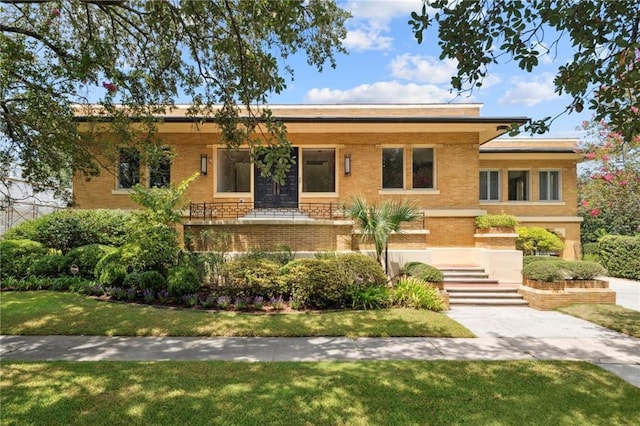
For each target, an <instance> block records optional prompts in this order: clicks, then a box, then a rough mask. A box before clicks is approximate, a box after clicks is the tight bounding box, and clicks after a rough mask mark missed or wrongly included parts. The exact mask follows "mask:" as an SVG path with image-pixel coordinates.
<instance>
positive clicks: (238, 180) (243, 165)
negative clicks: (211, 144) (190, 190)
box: [216, 148, 251, 192]
mask: <svg viewBox="0 0 640 426" xmlns="http://www.w3.org/2000/svg"><path fill="white" fill-rule="evenodd" d="M216 165H217V174H216V178H217V187H216V188H217V192H251V159H250V155H249V150H248V149H240V150H237V151H233V150H232V151H229V150H227V149H224V148H221V149H218V151H217V164H216Z"/></svg>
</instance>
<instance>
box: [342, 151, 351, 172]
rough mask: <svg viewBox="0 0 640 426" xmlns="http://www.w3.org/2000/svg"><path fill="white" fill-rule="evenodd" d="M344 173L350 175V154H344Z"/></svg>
mask: <svg viewBox="0 0 640 426" xmlns="http://www.w3.org/2000/svg"><path fill="white" fill-rule="evenodd" d="M344 175H345V176H351V154H349V153H346V154H345V155H344Z"/></svg>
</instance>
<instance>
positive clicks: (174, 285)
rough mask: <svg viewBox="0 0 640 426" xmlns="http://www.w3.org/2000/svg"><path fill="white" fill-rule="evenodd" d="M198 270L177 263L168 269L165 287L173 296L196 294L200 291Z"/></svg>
mask: <svg viewBox="0 0 640 426" xmlns="http://www.w3.org/2000/svg"><path fill="white" fill-rule="evenodd" d="M200 285H201V282H200V277H199V276H198V270H197V269H196V268H194V267H192V266H185V265H178V266H174V267H173V268H171V269H169V276H168V278H167V287H168V290H169V294H170V295H171V296H173V297H182V296H185V295H187V294H196V293H198V291H200Z"/></svg>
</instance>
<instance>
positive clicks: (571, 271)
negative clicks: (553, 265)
mask: <svg viewBox="0 0 640 426" xmlns="http://www.w3.org/2000/svg"><path fill="white" fill-rule="evenodd" d="M560 265H561V268H562V269H563V270H564V271H565V278H566V279H568V280H592V279H594V278H596V277H599V276H602V275H605V274H606V270H605V269H604V268H603V267H602V266H601V265H600V264H599V263H596V262H588V261H578V260H577V261H572V262H568V261H564V262H562V263H561V264H560Z"/></svg>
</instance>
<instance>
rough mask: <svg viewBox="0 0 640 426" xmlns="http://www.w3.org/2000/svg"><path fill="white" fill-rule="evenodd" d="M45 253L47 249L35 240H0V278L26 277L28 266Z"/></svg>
mask: <svg viewBox="0 0 640 426" xmlns="http://www.w3.org/2000/svg"><path fill="white" fill-rule="evenodd" d="M46 254H47V249H46V248H45V247H44V246H43V245H42V244H41V243H39V242H37V241H32V240H24V239H23V240H9V239H7V240H0V259H1V261H2V266H1V267H0V279H4V278H6V277H14V278H24V277H26V276H27V273H28V268H29V266H30V265H31V264H32V263H33V262H34V261H36V260H37V259H39V258H41V257H42V256H45V255H46Z"/></svg>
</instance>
